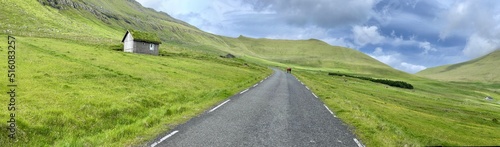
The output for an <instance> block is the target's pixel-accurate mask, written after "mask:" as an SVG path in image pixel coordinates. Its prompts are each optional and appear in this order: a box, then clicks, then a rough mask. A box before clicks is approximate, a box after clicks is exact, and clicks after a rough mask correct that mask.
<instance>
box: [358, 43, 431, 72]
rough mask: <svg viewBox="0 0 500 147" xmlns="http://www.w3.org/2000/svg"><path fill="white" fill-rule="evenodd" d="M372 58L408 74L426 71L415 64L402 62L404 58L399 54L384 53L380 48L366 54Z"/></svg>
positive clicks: (423, 67)
mask: <svg viewBox="0 0 500 147" xmlns="http://www.w3.org/2000/svg"><path fill="white" fill-rule="evenodd" d="M368 55H369V56H371V57H372V58H375V59H377V60H379V61H380V62H382V63H385V64H387V65H389V66H392V67H394V68H396V69H399V70H402V71H405V72H408V73H416V72H419V71H421V70H424V69H426V67H425V66H422V65H416V64H411V63H407V62H403V61H402V59H403V58H404V57H403V56H402V55H401V54H399V53H386V52H384V50H383V49H382V48H380V47H377V48H375V50H374V51H373V52H372V53H371V54H368Z"/></svg>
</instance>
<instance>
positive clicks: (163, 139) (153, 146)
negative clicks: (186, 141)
mask: <svg viewBox="0 0 500 147" xmlns="http://www.w3.org/2000/svg"><path fill="white" fill-rule="evenodd" d="M177 132H179V130H175V131H173V132H172V133H170V134H168V135H167V136H165V137H163V138H161V139H160V141H158V142H155V143H153V144H151V147H155V146H156V145H158V144H160V143H161V142H162V141H165V140H166V139H167V138H169V137H172V136H174V135H175V133H177Z"/></svg>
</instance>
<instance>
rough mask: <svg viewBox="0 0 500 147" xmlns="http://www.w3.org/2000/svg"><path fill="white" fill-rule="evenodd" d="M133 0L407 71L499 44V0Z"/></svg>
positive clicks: (229, 31)
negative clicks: (319, 43)
mask: <svg viewBox="0 0 500 147" xmlns="http://www.w3.org/2000/svg"><path fill="white" fill-rule="evenodd" d="M137 1H138V2H139V3H141V4H142V5H144V6H146V7H150V8H154V9H156V10H158V11H163V12H167V13H168V14H170V15H171V16H173V17H175V18H177V19H180V20H183V21H185V22H187V23H190V24H192V25H194V26H196V27H198V28H200V29H201V30H204V31H207V32H210V33H214V34H219V35H224V36H230V37H238V36H239V35H244V36H248V37H254V38H273V39H310V38H316V39H320V40H323V41H325V42H327V43H329V44H331V45H337V46H345V47H349V48H353V49H356V50H359V51H361V52H364V53H366V54H368V55H370V56H372V57H373V58H375V59H377V60H380V61H382V62H384V63H386V64H388V65H390V66H392V67H394V68H396V69H399V70H402V71H406V72H409V73H415V72H418V71H420V70H423V69H425V68H428V67H434V66H439V65H444V64H454V63H458V62H463V61H467V60H470V59H474V58H477V57H480V56H483V55H485V54H488V53H490V52H492V51H494V50H495V49H498V48H500V1H499V0H137Z"/></svg>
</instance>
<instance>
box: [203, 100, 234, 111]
mask: <svg viewBox="0 0 500 147" xmlns="http://www.w3.org/2000/svg"><path fill="white" fill-rule="evenodd" d="M230 100H231V99H228V100H226V101H224V102H222V103H221V104H219V105H218V106H217V107H215V108H213V109H212V110H210V111H208V113H210V112H213V111H215V109H217V108H219V107H220V106H222V105H224V104H226V103H227V102H229V101H230Z"/></svg>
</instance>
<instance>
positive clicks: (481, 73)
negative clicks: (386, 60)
mask: <svg viewBox="0 0 500 147" xmlns="http://www.w3.org/2000/svg"><path fill="white" fill-rule="evenodd" d="M499 64H500V50H497V51H495V52H492V53H490V54H488V55H485V56H483V57H480V58H477V59H474V60H471V61H467V62H463V63H458V64H453V65H445V66H439V67H434V68H428V69H426V70H423V71H421V72H418V73H417V75H418V76H423V77H427V78H432V79H437V80H443V81H462V82H487V83H498V82H500V74H499V73H500V68H498V67H497V66H498V65H499Z"/></svg>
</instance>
